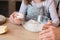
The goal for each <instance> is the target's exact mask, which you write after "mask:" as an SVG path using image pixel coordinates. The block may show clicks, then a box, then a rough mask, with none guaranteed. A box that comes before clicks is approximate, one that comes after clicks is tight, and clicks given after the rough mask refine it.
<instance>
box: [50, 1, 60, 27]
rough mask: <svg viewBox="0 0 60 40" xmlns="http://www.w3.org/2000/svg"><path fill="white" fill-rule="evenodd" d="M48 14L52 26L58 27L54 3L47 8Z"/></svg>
mask: <svg viewBox="0 0 60 40" xmlns="http://www.w3.org/2000/svg"><path fill="white" fill-rule="evenodd" d="M49 12H50V17H51V19H52V22H53V24H54V25H55V26H58V25H59V18H58V15H57V11H56V7H55V4H54V1H53V2H52V3H51V5H50V6H49Z"/></svg>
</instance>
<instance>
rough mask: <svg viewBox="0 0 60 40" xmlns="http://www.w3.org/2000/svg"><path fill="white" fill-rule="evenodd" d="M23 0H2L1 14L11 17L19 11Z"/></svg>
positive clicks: (0, 3)
mask: <svg viewBox="0 0 60 40" xmlns="http://www.w3.org/2000/svg"><path fill="white" fill-rule="evenodd" d="M20 5H21V0H0V14H2V15H4V16H6V17H9V15H10V14H11V13H13V12H14V11H18V10H19V8H20Z"/></svg>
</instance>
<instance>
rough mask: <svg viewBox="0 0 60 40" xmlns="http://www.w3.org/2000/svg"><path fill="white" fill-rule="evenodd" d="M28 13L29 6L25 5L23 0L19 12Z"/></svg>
mask: <svg viewBox="0 0 60 40" xmlns="http://www.w3.org/2000/svg"><path fill="white" fill-rule="evenodd" d="M26 11H27V5H26V4H25V3H24V0H22V4H21V7H20V10H19V13H23V14H25V13H26Z"/></svg>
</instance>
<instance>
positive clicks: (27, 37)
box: [0, 21, 39, 40]
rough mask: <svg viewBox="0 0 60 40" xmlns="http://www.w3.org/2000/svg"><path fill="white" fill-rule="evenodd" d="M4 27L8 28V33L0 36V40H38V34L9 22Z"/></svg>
mask: <svg viewBox="0 0 60 40" xmlns="http://www.w3.org/2000/svg"><path fill="white" fill-rule="evenodd" d="M4 25H7V26H8V28H9V32H7V33H6V34H3V35H0V40H38V34H39V33H32V32H29V31H27V30H25V29H24V28H23V27H22V26H19V25H14V24H11V23H10V22H9V21H8V22H7V23H5V24H4Z"/></svg>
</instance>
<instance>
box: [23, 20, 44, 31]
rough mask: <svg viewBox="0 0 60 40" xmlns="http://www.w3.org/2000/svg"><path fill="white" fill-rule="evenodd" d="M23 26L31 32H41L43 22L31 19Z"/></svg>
mask: <svg viewBox="0 0 60 40" xmlns="http://www.w3.org/2000/svg"><path fill="white" fill-rule="evenodd" d="M23 27H24V28H25V29H27V30H28V31H31V32H39V31H42V28H43V24H39V23H38V22H36V21H34V20H29V21H28V22H26V23H25V24H24V26H23Z"/></svg>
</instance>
